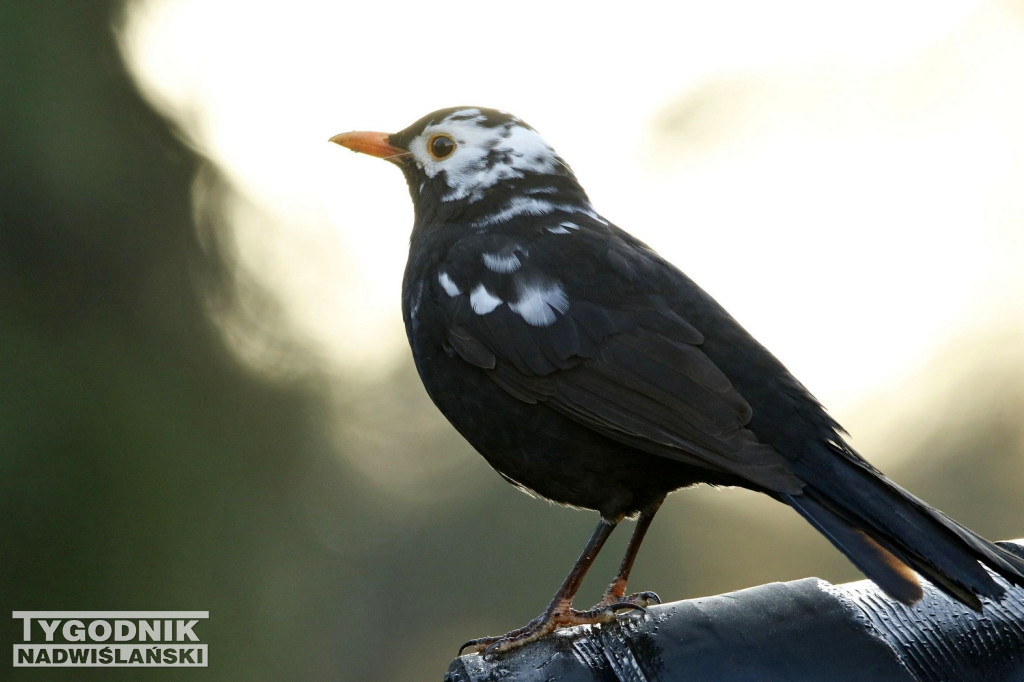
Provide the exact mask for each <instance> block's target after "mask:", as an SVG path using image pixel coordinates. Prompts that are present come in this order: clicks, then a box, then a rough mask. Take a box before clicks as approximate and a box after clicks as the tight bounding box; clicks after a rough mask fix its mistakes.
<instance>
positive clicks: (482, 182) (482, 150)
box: [409, 109, 558, 201]
mask: <svg viewBox="0 0 1024 682" xmlns="http://www.w3.org/2000/svg"><path fill="white" fill-rule="evenodd" d="M486 120H487V116H486V115H484V114H483V113H482V112H481V111H480V110H479V109H460V110H459V111H456V112H453V113H451V114H449V115H448V116H446V117H445V118H444V120H442V121H441V122H440V123H434V124H432V125H429V126H427V127H426V128H425V129H424V130H423V132H422V133H420V134H419V135H417V136H416V137H415V138H414V139H413V140H412V142H410V143H409V151H410V152H411V153H412V155H413V158H414V159H415V160H416V163H417V164H418V165H419V166H420V167H421V168H422V169H423V172H424V173H425V174H426V175H427V176H428V177H431V178H433V177H436V176H437V174H438V173H440V172H441V171H444V172H445V176H444V178H445V183H446V184H447V185H448V189H449V191H448V192H447V193H446V194H445V195H443V196H442V197H441V199H442V201H458V200H460V199H465V198H469V200H470V201H477V200H478V199H480V198H481V197H483V194H484V191H485V190H487V189H488V188H490V187H493V186H494V185H496V184H497V183H499V182H501V181H502V180H505V179H508V178H521V177H523V176H524V175H525V174H526V173H528V172H529V173H551V172H552V171H554V170H555V169H556V168H557V166H558V160H557V157H556V155H555V151H554V150H553V149H552V148H551V147H550V146H549V145H548V143H547V142H545V141H544V139H543V138H541V136H540V135H538V134H537V132H536V131H534V130H532V129H530V128H528V127H527V126H526V125H525V124H523V123H522V122H520V121H519V120H518V119H515V118H512V119H510V120H509V121H508V122H505V123H502V124H499V125H496V126H486V125H481V123H482V122H483V121H486ZM439 134H444V135H448V136H450V137H451V138H452V140H454V141H455V145H456V146H455V151H454V152H452V153H451V155H449V156H447V157H445V158H443V159H435V158H434V157H433V156H431V154H430V152H429V151H428V150H427V145H428V144H429V143H430V140H431V138H433V137H434V136H435V135H439Z"/></svg>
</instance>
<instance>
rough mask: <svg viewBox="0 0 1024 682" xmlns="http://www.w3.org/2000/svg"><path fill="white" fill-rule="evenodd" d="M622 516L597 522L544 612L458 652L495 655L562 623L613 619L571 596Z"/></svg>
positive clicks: (522, 643)
mask: <svg viewBox="0 0 1024 682" xmlns="http://www.w3.org/2000/svg"><path fill="white" fill-rule="evenodd" d="M621 520H622V517H621V516H619V517H618V518H615V519H605V518H603V517H602V519H601V521H600V522H599V523H598V524H597V528H596V529H595V530H594V534H593V535H591V536H590V540H588V541H587V546H586V547H584V548H583V553H582V554H580V557H579V559H577V560H576V563H575V564H574V565H573V567H572V570H571V571H569V575H567V576H565V580H563V581H562V586H561V587H559V588H558V591H557V592H555V596H554V598H553V599H552V600H551V603H550V604H548V606H547V608H546V609H544V612H543V613H541V614H540V615H539V616H537V617H536V618H534V619H533V620H531V621H530V622H529V623H527V624H526V625H525V626H523V627H521V628H519V629H517V630H513V631H512V632H508V633H505V634H504V635H500V636H497V637H481V638H480V639H471V640H469V641H468V642H466V643H465V644H463V645H462V647H461V648H460V649H459V653H460V654H461V653H462V651H463V650H465V649H470V648H471V649H475V650H476V651H478V652H485V654H486V655H493V654H497V653H502V652H505V651H510V650H512V649H515V648H518V647H521V646H523V645H524V644H528V643H530V642H535V641H536V640H538V639H540V638H541V637H543V636H544V635H546V634H548V633H551V632H554V631H555V630H556V629H558V628H560V627H567V626H570V625H590V624H594V623H606V622H608V621H611V620H614V619H615V612H614V610H612V611H609V612H607V613H606V612H604V611H602V612H600V613H595V614H590V613H589V612H580V611H576V610H574V609H573V608H572V600H573V597H575V596H576V592H577V591H579V589H580V584H581V583H582V582H583V578H584V576H586V575H587V570H588V569H589V568H590V566H591V564H593V563H594V559H596V558H597V553H598V552H600V551H601V547H603V546H604V543H605V541H606V540H607V539H608V536H609V535H611V534H612V531H613V530H615V526H617V525H618V524H619V521H621ZM634 535H635V534H634ZM634 553H635V552H634ZM630 563H632V562H630ZM627 573H628V569H627Z"/></svg>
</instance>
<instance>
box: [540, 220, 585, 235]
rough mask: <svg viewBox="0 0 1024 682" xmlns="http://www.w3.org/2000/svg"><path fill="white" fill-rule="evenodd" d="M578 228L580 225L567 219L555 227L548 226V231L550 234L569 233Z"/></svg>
mask: <svg viewBox="0 0 1024 682" xmlns="http://www.w3.org/2000/svg"><path fill="white" fill-rule="evenodd" d="M578 229H580V226H579V225H577V224H576V223H574V222H571V221H569V220H565V221H562V222H561V223H559V224H558V225H556V226H555V227H549V228H548V232H550V233H551V234H570V233H571V232H574V231H575V230H578Z"/></svg>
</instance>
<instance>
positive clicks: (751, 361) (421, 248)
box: [332, 107, 1024, 651]
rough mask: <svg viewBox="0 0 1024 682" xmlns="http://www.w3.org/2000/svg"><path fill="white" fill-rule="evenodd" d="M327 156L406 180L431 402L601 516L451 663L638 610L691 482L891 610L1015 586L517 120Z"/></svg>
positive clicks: (518, 466)
mask: <svg viewBox="0 0 1024 682" xmlns="http://www.w3.org/2000/svg"><path fill="white" fill-rule="evenodd" d="M332 140H334V141H336V142H338V143H339V144H342V145H344V146H347V147H349V148H352V149H354V150H356V151H361V152H364V153H369V154H372V155H374V156H378V157H382V158H387V159H388V160H390V161H393V162H394V163H396V164H397V165H398V166H399V167H400V168H401V169H402V171H403V173H404V174H405V177H406V180H407V181H408V184H409V188H410V193H411V195H412V199H413V203H414V206H415V223H414V226H413V231H412V237H411V244H410V252H409V261H408V265H407V268H406V272H405V281H404V286H403V296H402V304H403V315H404V319H405V323H406V329H407V332H408V336H409V342H410V345H411V346H412V352H413V357H414V358H415V362H416V367H417V369H418V371H419V373H420V376H421V378H422V380H423V383H424V386H425V387H426V389H427V392H428V393H429V394H430V397H431V398H432V399H433V401H434V402H435V403H436V405H437V406H438V407H439V408H440V410H441V412H442V413H444V415H445V416H446V417H447V418H448V420H449V421H450V422H451V423H452V424H453V425H454V426H455V428H456V429H458V430H459V432H460V433H461V434H462V435H463V436H464V437H465V438H466V439H467V440H468V441H469V442H470V443H472V444H473V446H474V447H475V448H476V449H477V450H478V451H479V452H480V453H481V454H482V455H483V456H484V457H485V458H486V459H487V461H488V462H489V463H490V464H491V465H492V466H493V467H494V468H495V469H496V470H497V471H498V472H499V473H500V474H501V475H502V476H504V477H505V478H506V479H508V480H509V481H511V482H512V483H514V484H515V485H517V486H520V487H522V488H525V489H528V490H530V491H533V492H535V493H537V494H539V495H541V496H543V497H546V498H548V499H551V500H554V501H556V502H561V503H564V504H569V505H573V506H576V507H582V508H588V509H595V510H597V511H598V512H599V513H600V514H601V517H602V522H601V524H599V526H598V529H597V531H595V534H594V537H593V538H591V542H590V544H588V547H587V550H585V551H584V555H583V556H581V557H580V561H579V562H577V565H576V566H575V567H574V568H573V571H572V572H571V573H570V575H569V577H568V578H567V579H566V582H565V583H564V584H563V585H562V587H561V588H560V590H559V592H558V593H557V594H556V596H555V599H554V600H552V602H551V604H550V605H549V607H548V609H547V610H546V611H545V612H544V613H543V614H542V615H541V616H540V617H538V619H536V620H535V621H533V622H531V623H530V624H528V625H527V626H526V627H524V628H520V629H519V630H517V631H513V632H512V633H508V635H505V636H502V637H488V638H482V639H479V640H473V641H471V642H470V643H469V644H470V645H473V646H475V647H476V648H477V649H480V650H483V649H484V648H486V647H491V651H500V650H505V649H508V648H512V647H514V646H518V645H520V644H522V643H524V642H527V641H531V640H532V639H536V638H537V637H539V636H542V635H543V634H545V633H547V632H550V631H551V630H552V629H554V628H555V627H558V626H561V625H567V624H573V623H580V622H600V621H604V620H609V619H611V618H614V617H615V614H616V613H617V612H618V611H619V610H621V609H624V608H632V607H636V608H642V606H643V605H645V604H648V603H651V602H652V601H654V600H655V599H656V597H655V596H654V595H653V594H652V593H641V594H638V595H630V596H628V597H627V596H625V594H624V592H625V583H626V579H627V577H628V573H629V569H630V567H631V566H632V562H633V558H634V557H635V554H636V550H637V549H638V547H639V544H640V542H641V540H642V538H643V533H644V532H645V531H646V528H647V525H648V524H649V523H650V519H651V518H652V517H653V515H654V513H655V512H656V511H657V509H658V506H659V505H660V503H661V501H662V500H663V499H664V497H665V495H666V494H668V493H669V492H671V491H673V490H676V489H678V488H682V487H686V486H689V485H693V484H695V483H710V484H714V485H725V486H740V487H744V488H749V489H752V490H756V491H759V492H762V493H765V494H767V495H770V496H771V497H773V498H775V499H776V500H779V501H780V502H784V503H786V504H788V505H790V506H792V507H793V508H794V509H795V510H796V511H797V512H798V513H800V514H801V515H802V516H803V517H804V518H806V519H807V520H808V521H809V522H810V523H811V524H813V525H814V526H815V527H816V528H817V529H818V530H819V531H821V532H822V533H823V534H824V535H825V536H826V537H828V539H829V540H830V541H831V542H832V543H833V544H834V545H835V546H836V547H837V548H838V549H839V550H840V551H842V552H843V553H844V554H846V556H847V557H849V559H850V560H851V561H852V562H853V563H854V564H855V565H857V567H858V568H860V570H862V571H863V572H864V573H865V574H866V575H867V576H868V577H869V578H871V579H872V580H874V581H875V582H876V583H878V585H879V586H880V587H881V588H882V589H883V590H884V591H885V592H886V593H887V594H889V595H890V596H891V597H893V598H894V599H897V600H899V601H902V602H906V603H910V602H913V601H915V600H916V599H917V598H919V597H920V594H921V590H920V586H919V584H918V583H917V580H916V577H915V576H914V574H913V572H912V571H911V570H909V569H913V571H916V572H918V573H920V574H921V575H923V576H924V577H926V578H927V579H929V580H930V581H931V582H933V583H934V584H935V585H936V586H937V587H939V588H940V589H942V590H943V591H945V592H946V593H948V594H949V595H950V596H951V597H953V598H955V599H958V600H960V601H962V602H963V603H965V604H967V605H968V606H970V607H971V608H974V609H980V608H981V602H980V600H979V597H988V598H993V599H995V598H998V597H1000V596H1001V595H1002V594H1003V591H1004V590H1003V587H1002V586H1001V585H1000V584H999V583H998V582H997V581H996V580H995V579H993V577H992V576H991V575H990V574H989V572H988V571H986V569H985V566H987V567H989V568H990V569H992V570H993V571H995V572H996V573H998V574H1000V575H1002V576H1003V577H1004V578H1006V579H1007V580H1009V581H1010V582H1012V583H1015V584H1024V561H1021V559H1019V558H1017V557H1015V556H1013V555H1012V554H1010V553H1008V552H1006V551H1004V550H1002V549H1001V548H999V547H997V546H996V545H993V544H992V543H990V542H988V541H987V540H984V539H983V538H981V537H980V536H978V535H977V534H975V533H974V532H972V531H970V530H968V529H966V528H964V527H963V526H961V525H960V524H958V523H956V522H955V521H953V520H951V519H949V518H948V517H946V516H945V515H943V514H942V513H941V512H939V511H937V510H935V509H933V508H932V507H929V506H928V505H927V504H925V503H924V502H922V501H921V500H919V499H917V498H915V497H914V496H913V495H911V494H910V493H908V492H906V491H905V490H903V489H902V488H900V487H898V486H897V485H895V484H894V483H892V482H891V481H889V480H888V479H887V478H886V477H885V476H884V475H882V474H881V473H880V472H879V471H878V470H877V469H875V468H874V467H872V466H871V465H870V464H869V463H867V462H866V461H865V460H864V459H862V458H861V457H860V456H859V455H858V454H857V453H856V452H854V450H853V449H852V448H850V446H849V445H847V443H846V442H845V441H844V439H843V431H842V429H841V428H840V426H839V425H838V424H837V423H836V422H835V421H834V420H833V419H832V418H831V417H830V416H829V415H828V414H827V413H826V412H825V410H824V409H823V408H822V406H821V405H820V404H819V403H818V401H817V400H815V399H814V397H813V396H812V395H811V394H810V393H809V392H808V391H807V390H806V389H805V388H804V387H803V386H802V385H801V384H800V382H798V381H797V380H796V379H795V378H794V377H793V376H792V375H791V374H790V373H789V372H788V371H787V370H786V368H785V367H784V366H783V365H782V364H781V363H780V362H779V361H778V360H777V359H776V358H775V357H774V356H773V355H771V353H769V352H768V351H767V350H765V349H764V348H763V347H762V346H761V345H760V344H759V343H758V342H757V341H756V340H754V339H753V338H752V337H751V336H750V335H749V334H748V333H747V332H746V331H745V330H744V329H743V328H742V327H741V326H740V325H739V324H738V323H737V322H736V321H735V320H734V319H733V318H732V317H731V316H730V315H729V314H728V313H727V312H726V311H725V310H724V309H722V307H721V306H719V305H718V304H717V303H716V302H715V301H714V300H713V299H712V298H711V297H710V296H708V295H707V294H706V293H705V292H704V291H703V290H702V289H700V287H698V286H697V285H696V284H695V283H694V282H692V281H691V280H690V279H689V278H688V277H687V276H686V275H684V274H683V273H681V272H680V271H679V270H678V269H676V268H675V267H674V266H672V265H671V264H670V263H668V262H666V261H665V260H664V259H662V258H661V257H659V256H658V255H657V254H656V253H655V252H654V251H652V250H651V249H650V248H649V247H647V246H646V245H644V244H643V243H641V242H640V241H638V240H637V239H635V238H633V237H632V236H630V235H629V234H628V233H626V232H624V231H622V230H621V229H619V228H617V227H616V226H614V225H612V224H610V223H609V222H608V221H606V220H605V219H603V218H602V217H601V216H600V215H598V214H597V213H596V212H595V211H594V209H593V207H592V206H591V204H590V201H589V199H588V198H587V195H586V193H585V192H584V191H583V189H582V188H581V187H580V186H579V184H578V183H577V181H576V179H575V177H574V176H573V174H572V171H571V170H570V169H569V167H568V166H567V165H566V164H565V162H564V161H562V159H560V158H559V157H558V156H557V155H556V154H555V153H554V151H552V150H551V148H550V147H548V146H547V145H546V143H544V142H543V140H541V139H540V137H539V136H537V134H536V133H535V132H534V131H533V129H532V128H530V127H529V126H527V125H526V124H525V123H523V122H522V121H520V120H518V119H516V118H515V117H513V116H511V115H509V114H506V113H503V112H498V111H494V110H489V109H482V108H475V107H464V108H455V109H445V110H442V111H438V112H435V113H433V114H430V115H428V116H426V117H424V118H423V119H421V120H420V121H417V122H416V123H415V124H413V125H412V126H410V127H409V128H407V129H405V130H403V131H401V132H399V133H395V134H393V135H387V134H383V133H345V134H343V135H339V136H336V137H335V138H332ZM632 515H640V519H641V521H640V523H639V524H638V527H637V530H636V531H635V534H634V538H633V540H632V541H631V543H630V547H629V549H628V550H627V556H626V558H625V559H624V561H623V565H622V567H621V569H620V572H619V575H618V576H617V577H616V580H615V581H613V583H612V584H611V585H610V586H609V589H608V591H607V592H606V595H605V598H604V599H603V600H602V601H601V602H600V603H599V604H597V605H596V606H595V607H594V608H593V609H589V610H587V611H575V610H573V609H572V608H571V601H572V597H573V595H574V594H575V591H576V588H577V587H578V585H579V582H580V581H581V580H582V577H583V574H584V573H585V572H586V569H587V567H588V566H589V563H590V562H591V561H592V560H593V555H596V552H597V550H599V549H600V546H601V544H602V543H603V542H604V539H605V538H606V537H607V535H608V534H609V533H610V532H611V529H613V528H614V527H615V524H617V523H618V522H619V521H620V520H621V519H622V518H624V517H626V516H632ZM908 567H909V568H908Z"/></svg>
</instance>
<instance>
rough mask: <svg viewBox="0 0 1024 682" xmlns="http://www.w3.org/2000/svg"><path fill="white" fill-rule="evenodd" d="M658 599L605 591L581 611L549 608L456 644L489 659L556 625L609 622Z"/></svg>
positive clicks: (643, 594) (644, 609)
mask: <svg viewBox="0 0 1024 682" xmlns="http://www.w3.org/2000/svg"><path fill="white" fill-rule="evenodd" d="M660 603H661V599H660V598H659V597H658V595H657V594H655V593H654V592H637V593H635V594H631V595H629V596H626V597H614V596H611V595H605V598H604V599H602V600H601V601H600V602H598V603H597V604H595V605H594V606H593V607H592V608H589V609H586V610H583V611H578V610H576V609H573V608H564V609H550V608H549V609H548V610H546V611H545V612H544V613H542V614H541V615H539V616H537V617H536V618H534V619H533V620H531V621H530V622H529V623H527V624H526V625H524V626H523V627H521V628H517V629H515V630H512V631H511V632H507V633H505V634H504V635H498V636H494V637H480V638H478V639H471V640H469V641H468V642H466V643H465V644H463V645H462V646H461V647H459V655H460V656H461V655H462V652H463V651H465V650H466V649H474V650H475V651H476V652H477V653H479V654H481V655H483V657H484V658H486V659H490V658H493V657H494V656H496V655H498V654H502V653H505V652H506V651H511V650H512V649H518V648H519V647H521V646H524V645H526V644H529V643H530V642H536V641H537V640H538V639H540V638H541V637H544V636H545V635H547V634H550V633H552V632H554V631H555V630H557V629H559V628H564V627H571V626H574V625H597V624H600V623H611V622H613V621H614V620H615V619H616V618H618V616H619V614H620V613H622V612H624V611H640V612H641V613H642V614H644V615H646V614H647V607H648V606H651V605H654V604H660Z"/></svg>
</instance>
